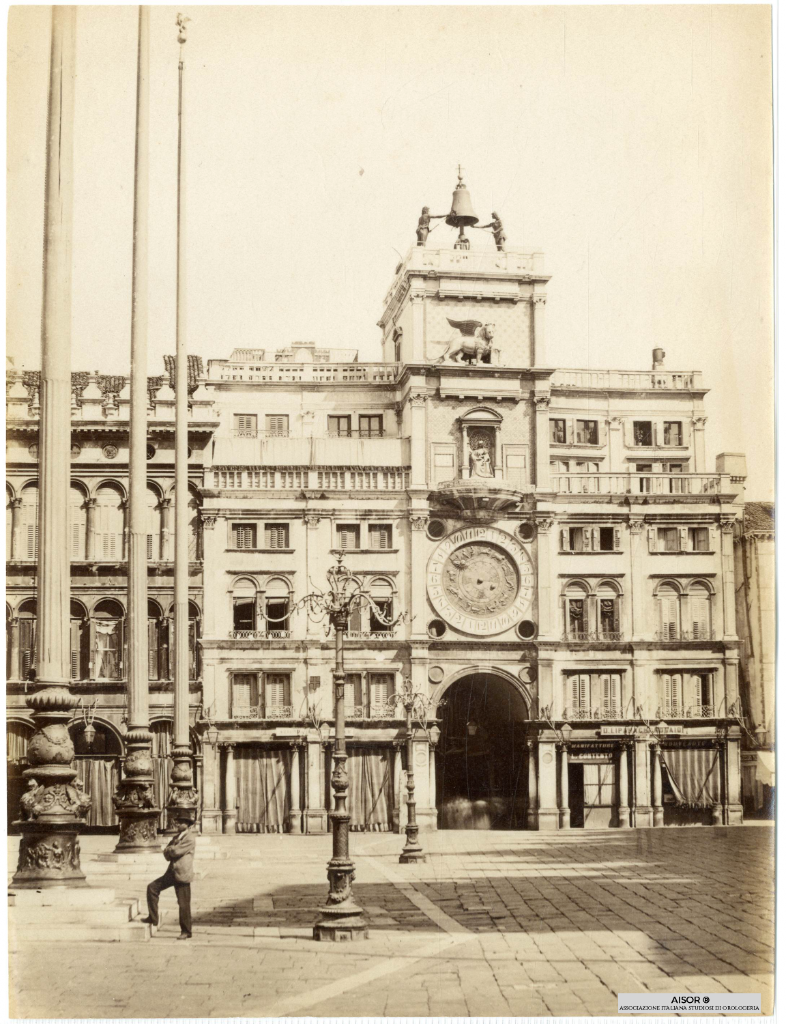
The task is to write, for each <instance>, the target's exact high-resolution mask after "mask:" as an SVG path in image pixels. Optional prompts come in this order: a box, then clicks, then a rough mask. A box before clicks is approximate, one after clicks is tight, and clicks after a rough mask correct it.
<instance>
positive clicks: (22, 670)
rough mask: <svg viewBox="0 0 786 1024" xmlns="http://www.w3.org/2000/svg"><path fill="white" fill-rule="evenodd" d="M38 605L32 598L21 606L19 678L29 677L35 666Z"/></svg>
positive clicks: (19, 613) (19, 614)
mask: <svg viewBox="0 0 786 1024" xmlns="http://www.w3.org/2000/svg"><path fill="white" fill-rule="evenodd" d="M36 609H37V606H36V603H35V601H34V600H33V599H32V598H31V599H30V600H29V601H24V602H23V603H22V604H21V605H20V606H19V612H18V616H19V676H18V678H19V679H27V674H28V672H29V671H30V669H32V668H34V667H35V638H36V625H37V621H38V613H37V610H36Z"/></svg>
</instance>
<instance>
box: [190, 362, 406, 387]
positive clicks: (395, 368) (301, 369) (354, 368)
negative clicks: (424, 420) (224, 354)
mask: <svg viewBox="0 0 786 1024" xmlns="http://www.w3.org/2000/svg"><path fill="white" fill-rule="evenodd" d="M399 370H400V367H399V365H398V364H397V363H265V364H261V365H260V364H255V365H253V366H252V365H248V364H244V363H234V364H227V363H225V364H223V365H221V366H215V365H214V366H212V367H211V378H210V379H211V380H215V381H226V382H229V383H231V382H233V381H236V382H238V383H239V382H241V381H242V382H244V383H248V382H249V381H251V382H252V383H253V382H254V381H261V382H268V383H273V384H299V383H301V382H302V383H315V384H390V383H392V382H393V381H395V380H396V378H397V377H398V374H399Z"/></svg>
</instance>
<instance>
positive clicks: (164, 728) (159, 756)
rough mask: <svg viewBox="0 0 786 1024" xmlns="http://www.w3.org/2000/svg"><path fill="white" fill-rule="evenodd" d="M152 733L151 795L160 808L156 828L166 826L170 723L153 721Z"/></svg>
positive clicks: (169, 775)
mask: <svg viewBox="0 0 786 1024" xmlns="http://www.w3.org/2000/svg"><path fill="white" fill-rule="evenodd" d="M150 731H151V733H152V734H153V740H152V743H151V748H150V752H151V754H152V755H153V796H154V798H155V801H156V807H160V808H161V814H160V815H159V816H158V824H157V828H159V829H165V828H166V827H167V812H166V805H167V799H168V797H169V779H170V777H171V774H172V765H173V764H174V762H173V761H172V757H171V754H172V724H171V722H154V723H153V725H152V726H151V729H150Z"/></svg>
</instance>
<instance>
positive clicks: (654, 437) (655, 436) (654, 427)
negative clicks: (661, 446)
mask: <svg viewBox="0 0 786 1024" xmlns="http://www.w3.org/2000/svg"><path fill="white" fill-rule="evenodd" d="M659 426H660V424H659V423H656V422H655V420H653V421H652V446H653V448H657V447H658V427H659Z"/></svg>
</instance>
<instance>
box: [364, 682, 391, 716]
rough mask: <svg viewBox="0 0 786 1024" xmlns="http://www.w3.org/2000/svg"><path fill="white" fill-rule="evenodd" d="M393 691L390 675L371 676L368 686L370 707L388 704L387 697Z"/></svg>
mask: <svg viewBox="0 0 786 1024" xmlns="http://www.w3.org/2000/svg"><path fill="white" fill-rule="evenodd" d="M392 692H393V680H392V677H391V676H387V675H385V676H371V678H370V686H369V702H370V704H371V707H372V708H382V707H386V706H388V697H389V696H390V695H391V693H392Z"/></svg>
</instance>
